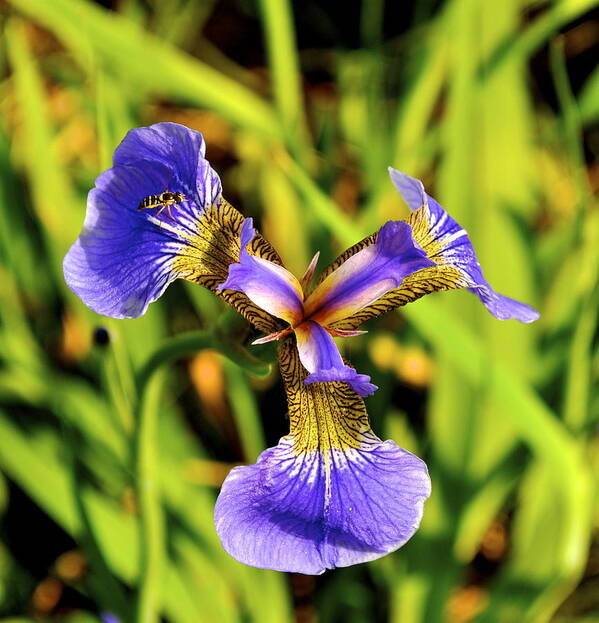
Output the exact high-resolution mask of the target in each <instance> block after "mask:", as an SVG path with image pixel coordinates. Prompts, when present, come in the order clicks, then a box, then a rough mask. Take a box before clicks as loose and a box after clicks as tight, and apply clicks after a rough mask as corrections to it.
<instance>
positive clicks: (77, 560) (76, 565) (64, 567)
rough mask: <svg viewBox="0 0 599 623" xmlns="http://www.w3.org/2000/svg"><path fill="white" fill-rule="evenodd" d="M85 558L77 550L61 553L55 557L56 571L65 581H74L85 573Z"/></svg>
mask: <svg viewBox="0 0 599 623" xmlns="http://www.w3.org/2000/svg"><path fill="white" fill-rule="evenodd" d="M85 567H86V564H85V558H83V556H82V555H81V552H80V551H79V550H76V549H74V550H72V551H70V552H65V553H64V554H61V555H60V556H59V557H58V558H57V559H56V573H57V574H58V575H59V576H60V577H61V578H62V579H63V580H65V581H67V582H74V581H75V580H78V579H79V578H80V577H82V576H83V574H84V573H85Z"/></svg>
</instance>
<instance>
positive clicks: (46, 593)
mask: <svg viewBox="0 0 599 623" xmlns="http://www.w3.org/2000/svg"><path fill="white" fill-rule="evenodd" d="M62 589H63V586H62V583H61V582H60V581H59V580H57V579H56V578H46V579H45V580H42V581H41V582H40V583H39V584H38V585H37V587H36V589H35V591H34V592H33V598H32V602H33V607H34V608H35V609H36V610H38V611H39V612H50V610H52V609H54V608H55V607H56V604H58V601H59V600H60V597H61V596H62Z"/></svg>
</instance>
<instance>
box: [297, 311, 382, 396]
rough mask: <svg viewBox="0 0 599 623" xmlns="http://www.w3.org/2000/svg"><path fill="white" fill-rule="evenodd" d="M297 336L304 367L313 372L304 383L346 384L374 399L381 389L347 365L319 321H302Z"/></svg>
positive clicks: (360, 393)
mask: <svg viewBox="0 0 599 623" xmlns="http://www.w3.org/2000/svg"><path fill="white" fill-rule="evenodd" d="M295 337H296V341H297V350H298V353H299V356H300V360H301V362H302V365H303V366H304V368H306V370H308V372H310V373H311V374H310V375H309V376H308V377H307V378H306V379H305V380H304V383H318V382H329V381H344V382H345V383H347V384H348V385H349V386H350V387H351V388H352V389H353V390H354V391H355V392H356V394H358V395H359V396H370V395H371V394H374V392H375V391H376V390H377V389H378V387H377V386H376V385H373V384H372V383H371V382H370V377H369V376H367V375H366V374H359V373H358V372H356V370H355V368H352V367H351V366H348V365H346V364H345V363H344V362H343V359H342V358H341V355H340V353H339V350H338V349H337V346H336V344H335V342H334V341H333V338H332V337H331V336H330V335H329V333H328V332H327V330H326V329H324V328H323V327H322V326H320V325H319V324H318V323H317V322H313V321H311V320H307V321H305V322H302V323H301V324H300V325H299V326H297V327H295Z"/></svg>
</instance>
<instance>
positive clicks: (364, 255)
mask: <svg viewBox="0 0 599 623" xmlns="http://www.w3.org/2000/svg"><path fill="white" fill-rule="evenodd" d="M433 265H434V262H432V261H431V260H430V259H428V258H427V257H426V253H425V252H424V251H423V250H422V249H421V248H420V247H419V246H418V245H417V244H416V242H415V241H414V239H413V237H412V228H411V227H410V225H408V224H407V223H404V222H402V221H390V222H388V223H386V224H385V225H383V227H381V229H380V230H379V233H378V237H377V240H376V242H375V244H373V245H370V246H368V247H366V248H364V249H362V250H361V251H358V252H357V253H356V254H355V255H352V256H351V257H349V258H348V259H347V260H346V261H345V262H343V263H342V264H341V265H340V266H339V267H338V268H337V269H336V270H334V271H333V272H332V273H331V274H330V275H328V276H327V277H326V279H324V280H323V281H322V282H321V283H320V284H318V286H317V287H316V289H315V290H314V292H312V294H311V295H310V296H309V297H308V299H307V300H306V302H305V308H306V317H307V318H311V319H313V320H316V321H317V322H319V323H320V324H322V325H330V324H332V323H334V322H338V321H340V320H343V319H344V318H347V317H349V316H352V315H353V314H355V313H356V312H358V311H359V310H361V309H363V308H364V307H366V306H368V305H370V304H371V303H373V302H374V301H376V300H377V299H378V298H380V297H381V296H383V295H384V294H386V293H387V292H389V291H390V290H393V289H395V288H397V287H399V285H400V284H401V282H402V281H403V279H404V278H405V277H407V276H408V275H410V274H412V273H413V272H416V271H418V270H421V269H423V268H428V267H429V266H433Z"/></svg>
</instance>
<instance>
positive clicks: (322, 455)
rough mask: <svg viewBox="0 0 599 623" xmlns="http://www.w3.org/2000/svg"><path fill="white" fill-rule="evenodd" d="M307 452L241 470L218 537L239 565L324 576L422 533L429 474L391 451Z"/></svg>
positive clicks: (274, 452)
mask: <svg viewBox="0 0 599 623" xmlns="http://www.w3.org/2000/svg"><path fill="white" fill-rule="evenodd" d="M372 438H373V441H372V443H369V444H365V445H364V446H363V447H360V448H346V449H341V448H329V449H327V450H301V449H298V447H297V444H296V442H297V439H296V438H295V436H294V435H288V436H287V437H283V438H282V439H281V441H280V442H279V445H278V446H276V447H274V448H269V449H268V450H266V451H265V452H263V453H262V454H261V455H260V457H259V458H258V461H257V463H256V464H254V465H249V466H244V467H236V468H234V469H233V470H232V471H231V473H230V474H229V476H228V477H227V479H226V480H225V482H224V484H223V487H222V490H221V493H220V496H219V498H218V500H217V502H216V508H215V519H216V531H217V532H218V535H219V537H220V539H221V542H222V544H223V547H224V548H225V550H226V551H227V552H228V553H229V554H230V555H231V556H233V557H234V558H236V559H237V560H238V561H240V562H242V563H245V564H247V565H252V566H254V567H259V568H262V569H275V570H277V571H289V572H297V573H304V574H320V573H323V572H324V571H325V570H326V569H332V568H334V567H346V566H349V565H354V564H357V563H361V562H367V561H369V560H374V559H376V558H380V557H381V556H384V555H385V554H388V553H390V552H392V551H394V550H396V549H398V548H399V547H401V546H402V545H403V544H404V543H405V542H406V541H407V540H408V539H409V538H410V537H411V536H412V535H413V534H414V532H415V531H416V529H417V528H418V525H419V523H420V519H421V517H422V511H423V504H424V501H425V500H426V498H427V497H428V496H429V494H430V480H429V477H428V472H427V469H426V465H425V464H424V462H423V461H421V460H420V459H419V458H418V457H416V456H414V455H413V454H410V453H409V452H407V451H406V450H403V449H402V448H400V447H399V446H397V445H396V444H395V443H393V442H392V441H386V442H381V441H380V440H379V439H377V438H376V437H374V435H372Z"/></svg>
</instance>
